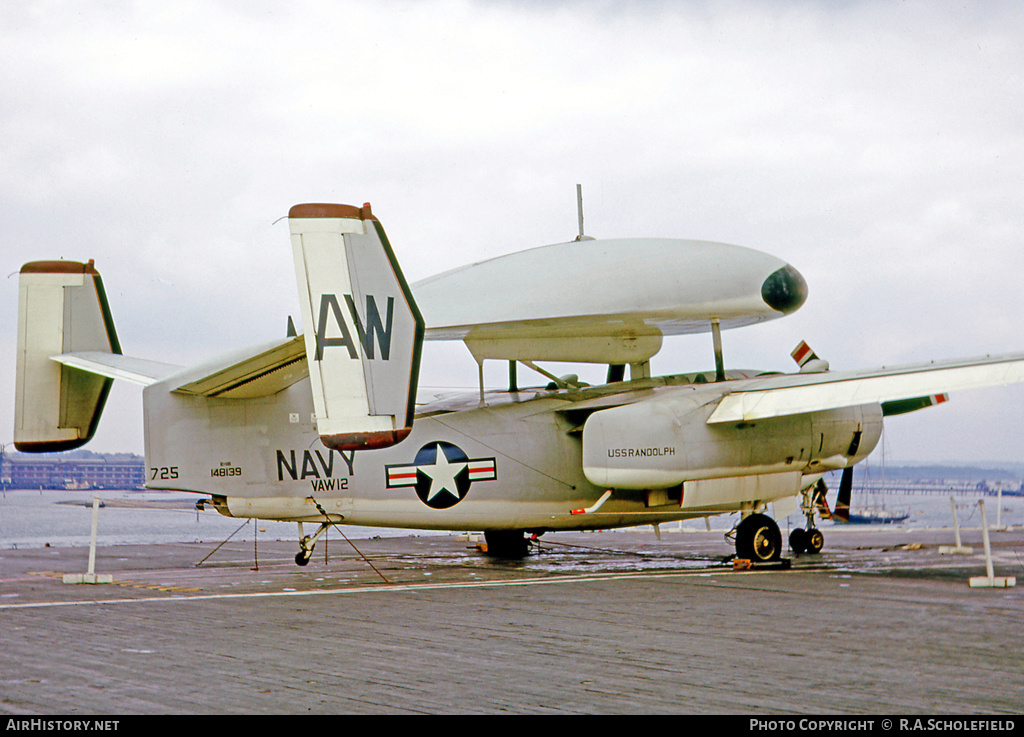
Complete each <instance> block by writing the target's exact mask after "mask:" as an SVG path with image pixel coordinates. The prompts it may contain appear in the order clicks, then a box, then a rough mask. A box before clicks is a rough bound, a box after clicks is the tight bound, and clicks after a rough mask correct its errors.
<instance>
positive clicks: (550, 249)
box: [15, 204, 1024, 564]
mask: <svg viewBox="0 0 1024 737" xmlns="http://www.w3.org/2000/svg"><path fill="white" fill-rule="evenodd" d="M289 229H290V233H291V243H292V249H293V252H294V259H295V273H296V280H297V284H298V291H299V297H300V304H301V309H302V322H303V325H304V326H305V329H304V334H303V335H291V336H288V337H286V338H284V339H281V340H277V341H274V342H272V343H268V344H266V345H260V346H256V347H254V348H250V349H246V350H241V351H238V352H236V353H232V354H230V355H227V356H224V357H222V358H220V359H217V360H215V361H212V362H210V363H208V364H204V365H201V366H195V367H191V368H182V367H179V366H170V365H167V364H164V363H157V362H154V361H148V360H142V359H138V358H129V357H126V356H123V355H122V354H121V348H120V344H119V342H118V339H117V337H116V333H115V331H114V326H113V321H112V318H111V315H110V310H109V309H108V307H107V301H106V298H105V296H104V292H103V286H102V283H101V281H100V277H99V274H98V273H97V271H96V269H95V267H94V266H93V263H92V262H88V263H77V262H68V261H39V262H33V263H29V264H26V265H25V266H24V267H23V268H22V270H21V279H20V295H19V300H20V301H19V318H18V319H19V323H18V328H19V334H18V356H17V406H16V419H15V423H16V426H15V443H16V446H17V447H18V449H19V450H22V451H52V450H63V449H70V448H74V447H77V446H79V445H81V444H83V443H85V442H87V441H88V440H89V439H90V438H91V437H92V435H93V432H94V430H95V428H96V424H97V422H98V420H99V417H100V412H101V411H102V408H103V404H104V400H105V398H106V395H107V392H108V391H109V388H110V383H111V381H112V380H113V379H122V380H127V381H131V382H135V383H138V384H141V385H142V386H144V387H145V388H144V390H143V403H144V415H145V445H146V464H147V467H148V470H149V473H148V479H147V486H149V487H151V488H156V489H176V490H183V491H191V492H196V493H199V494H203V495H205V497H206V498H205V499H204V500H202V502H201V503H205V504H212V505H213V506H214V507H215V508H216V509H217V510H218V511H220V512H221V513H222V514H225V515H228V516H231V517H243V518H244V517H254V518H260V519H271V520H287V521H294V522H298V523H299V546H300V547H299V552H298V554H297V555H296V562H298V563H300V564H301V563H305V562H307V561H308V560H309V557H310V555H311V554H312V551H313V546H314V545H315V543H316V540H317V539H318V538H319V537H320V535H321V534H322V533H323V532H324V531H325V530H326V529H328V528H329V527H330V526H331V525H339V524H351V525H370V526H376V527H401V528H419V529H431V530H467V531H472V530H483V531H484V532H485V535H486V539H487V542H488V548H489V551H490V552H492V553H496V554H499V555H512V556H515V555H522V554H524V553H526V551H527V546H528V543H527V540H526V538H525V535H526V534H540V533H543V532H548V531H556V530H588V529H599V528H601V529H609V528H614V527H623V526H632V525H644V524H654V525H657V524H660V523H665V522H669V521H673V520H682V519H690V518H697V517H708V516H710V515H718V514H726V513H732V512H737V511H739V512H741V513H742V519H741V521H740V522H739V524H738V525H737V527H736V529H735V538H736V554H737V555H738V556H739V557H742V558H749V559H752V560H754V561H768V560H774V559H777V558H779V556H780V555H781V552H782V539H781V534H780V531H779V527H778V525H777V524H776V523H775V522H774V521H773V520H772V519H771V517H769V516H768V515H767V514H765V511H766V509H767V505H768V504H769V503H771V502H777V501H779V500H784V499H802V508H803V510H804V512H805V513H806V515H807V528H806V529H804V528H801V529H799V530H797V531H796V532H794V533H793V535H791V537H790V546H791V548H793V549H794V550H796V551H798V552H805V551H806V552H818V551H820V550H821V546H822V543H823V539H822V535H821V533H820V532H819V531H818V530H817V529H815V527H814V519H815V514H816V511H817V510H818V508H819V507H820V506H821V505H822V503H823V497H824V491H825V490H824V488H823V485H822V483H821V480H822V477H823V476H824V474H826V473H827V472H829V471H835V470H840V469H842V481H841V483H840V490H839V499H838V501H837V502H836V512H837V513H838V514H839V515H840V516H841V515H842V513H843V511H844V509H846V510H848V505H849V493H850V473H851V472H852V469H853V467H854V465H855V464H856V463H858V462H859V461H861V460H863V459H864V458H865V457H867V455H868V454H869V453H870V452H871V450H872V449H873V448H874V447H875V445H876V443H877V442H878V440H879V437H880V435H881V431H882V420H883V417H885V416H886V415H891V414H898V413H902V412H908V411H912V410H916V409H921V408H923V407H927V406H929V405H931V404H935V403H937V402H939V401H942V400H943V399H945V393H946V392H948V391H952V390H957V389H968V388H974V387H982V386H989V385H1000V384H1009V383H1011V382H1019V381H1021V380H1022V379H1024V355H1015V356H1005V357H1001V358H990V357H989V358H984V359H977V360H971V361H958V362H950V363H945V364H941V363H931V364H927V365H923V366H911V367H902V368H887V369H882V370H877V371H863V372H834V371H829V370H828V366H827V364H826V363H825V362H824V361H822V360H821V359H818V358H817V357H816V356H814V355H813V353H812V352H811V351H810V349H809V348H807V347H806V345H804V344H801V346H800V347H799V348H798V349H797V351H794V358H796V359H797V361H798V363H800V365H801V369H800V372H799V373H795V374H785V375H782V374H758V373H757V372H752V371H727V370H726V369H725V366H724V362H723V360H722V354H721V338H720V331H721V330H723V329H728V328H733V327H737V326H741V325H749V324H753V323H757V322H760V321H764V320H769V319H773V318H776V317H780V316H782V315H785V314H788V313H791V312H793V311H794V310H797V309H798V308H799V307H800V306H801V305H802V304H803V303H804V301H805V299H806V297H807V285H806V283H805V281H804V279H803V277H802V276H801V275H800V273H799V272H798V271H797V270H796V269H794V268H793V267H792V266H790V265H789V264H787V263H785V262H784V261H781V260H779V259H777V258H775V257H773V256H769V255H767V254H765V253H761V252H758V251H754V250H750V249H746V248H741V247H738V246H731V245H726V244H721V243H710V242H704V241H692V240H672V239H617V240H595V239H589V238H587V237H585V236H582V232H581V237H579V238H577V239H576V240H575V241H572V242H569V243H562V244H557V245H551V246H545V247H542V248H535V249H532V250H527V251H522V252H519V253H515V254H511V255H508V256H503V257H500V258H495V259H491V260H488V261H483V262H480V263H476V264H472V265H469V266H466V267H463V268H460V269H455V270H453V271H449V272H446V273H443V274H440V275H438V276H435V277H432V278H429V279H426V280H424V281H421V282H419V283H417V284H413V285H411V286H410V285H408V284H407V283H406V281H405V278H404V277H403V276H402V271H401V269H400V267H399V265H398V261H397V259H396V258H395V254H394V252H393V251H392V249H391V246H390V244H389V243H388V240H387V238H386V236H385V234H384V230H383V228H382V227H381V224H380V222H379V221H378V220H377V218H376V217H375V216H374V215H373V213H372V212H371V210H370V207H369V205H366V206H363V207H352V206H346V205H333V204H304V205H297V206H295V207H293V208H292V209H291V211H290V213H289ZM581 231H582V227H581ZM694 332H711V333H712V335H713V338H714V345H715V364H716V367H715V370H713V371H708V372H703V373H696V374H685V375H675V376H665V377H652V376H651V375H650V364H649V360H650V358H651V356H653V355H654V354H655V353H657V352H658V350H659V349H660V348H661V345H662V340H663V338H664V336H666V335H676V334H682V333H694ZM424 340H462V341H464V342H465V344H466V346H467V347H468V348H469V351H470V353H471V354H472V356H473V357H474V359H475V360H476V361H477V363H478V364H479V365H480V390H479V392H472V393H470V394H468V395H461V396H448V397H442V398H440V399H437V400H435V401H430V402H426V403H423V404H417V402H416V390H417V381H418V374H419V364H420V351H421V349H422V345H423V341H424ZM486 360H502V361H508V362H509V367H510V371H509V387H508V389H507V390H504V391H493V390H492V391H485V390H484V386H483V363H484V361H486ZM543 361H558V362H584V363H588V362H589V363H600V364H607V365H608V380H607V383H605V384H602V385H599V386H587V385H585V384H583V383H581V382H580V381H579V380H578V379H577V378H576V377H574V376H566V377H557V376H554V375H551V374H550V373H549V372H547V371H546V370H545V369H543V368H542V367H541V366H539V365H538V363H537V362H543ZM518 364H523V365H525V366H527V367H529V368H531V369H533V370H536V371H538V372H540V373H541V374H544V375H545V376H546V377H547V379H550V383H546V385H545V386H543V387H540V388H519V386H518V378H517V374H516V367H517V366H518ZM627 366H628V367H629V376H628V378H627V377H626V367H627ZM824 508H826V509H827V507H824ZM302 523H307V524H308V523H317V524H318V525H319V529H318V531H317V532H316V533H315V534H313V535H304V534H303V530H302Z"/></svg>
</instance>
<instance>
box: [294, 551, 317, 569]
mask: <svg viewBox="0 0 1024 737" xmlns="http://www.w3.org/2000/svg"><path fill="white" fill-rule="evenodd" d="M312 557H313V551H312V550H310V551H308V552H307V551H305V550H300V551H299V552H297V553H296V554H295V565H297V566H304V565H306V564H307V563H309V559H310V558H312Z"/></svg>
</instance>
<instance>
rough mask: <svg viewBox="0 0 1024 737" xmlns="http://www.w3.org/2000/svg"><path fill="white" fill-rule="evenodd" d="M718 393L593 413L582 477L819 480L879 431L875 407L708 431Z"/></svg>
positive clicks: (627, 482)
mask: <svg viewBox="0 0 1024 737" xmlns="http://www.w3.org/2000/svg"><path fill="white" fill-rule="evenodd" d="M712 391H713V392H715V393H716V394H721V388H720V387H712V386H705V387H679V388H677V389H674V390H673V391H672V393H671V394H668V395H665V394H662V395H660V396H656V397H653V398H651V399H648V400H645V401H642V402H636V403H634V404H629V405H623V406H620V407H613V408H610V409H606V410H601V411H599V412H595V413H594V414H592V415H591V416H590V417H589V418H588V419H587V422H586V424H585V425H584V427H583V472H584V474H585V475H586V477H587V479H588V480H589V481H590V482H591V483H593V484H595V485H597V486H603V487H606V488H613V489H666V488H670V487H674V486H677V485H679V484H681V483H683V482H686V481H694V480H698V479H715V478H728V477H744V476H753V475H762V474H781V473H796V472H799V473H800V474H801V475H808V474H815V473H824V472H825V471H829V470H834V469H839V468H845V467H846V466H849V465H852V464H854V463H857V462H858V461H860V460H862V459H863V458H865V457H866V456H867V455H868V454H869V453H870V452H871V451H872V450H873V449H874V447H875V445H876V444H877V443H878V440H879V438H880V437H881V432H882V410H881V407H880V406H879V405H877V404H872V405H863V406H859V407H848V408H844V409H838V410H829V411H826V412H814V413H808V414H801V415H792V416H788V417H775V418H771V419H766V420H758V421H755V422H737V423H721V424H712V425H709V424H707V419H708V417H709V416H710V415H711V413H712V412H713V411H714V409H715V406H716V405H717V402H716V401H714V399H715V398H716V397H715V396H714V395H710V392H712Z"/></svg>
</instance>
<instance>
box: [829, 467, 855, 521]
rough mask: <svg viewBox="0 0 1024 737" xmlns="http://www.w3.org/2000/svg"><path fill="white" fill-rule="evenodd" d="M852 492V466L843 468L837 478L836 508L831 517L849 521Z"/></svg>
mask: <svg viewBox="0 0 1024 737" xmlns="http://www.w3.org/2000/svg"><path fill="white" fill-rule="evenodd" d="M852 494H853V466H847V467H846V468H844V469H843V476H842V478H840V479H839V497H838V498H837V499H836V509H835V511H834V512H833V513H832V517H833V519H837V520H839V521H840V522H849V521H850V497H851V495H852Z"/></svg>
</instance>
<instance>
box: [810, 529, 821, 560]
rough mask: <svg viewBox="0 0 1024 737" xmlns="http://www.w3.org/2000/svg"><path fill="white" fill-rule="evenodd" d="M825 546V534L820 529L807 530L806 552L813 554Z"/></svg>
mask: <svg viewBox="0 0 1024 737" xmlns="http://www.w3.org/2000/svg"><path fill="white" fill-rule="evenodd" d="M823 547H825V536H824V535H823V534H821V530H816V529H814V528H811V529H810V530H808V531H807V552H808V553H811V554H813V555H817V554H818V553H820V552H821V549H822V548H823Z"/></svg>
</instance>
